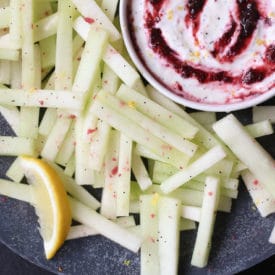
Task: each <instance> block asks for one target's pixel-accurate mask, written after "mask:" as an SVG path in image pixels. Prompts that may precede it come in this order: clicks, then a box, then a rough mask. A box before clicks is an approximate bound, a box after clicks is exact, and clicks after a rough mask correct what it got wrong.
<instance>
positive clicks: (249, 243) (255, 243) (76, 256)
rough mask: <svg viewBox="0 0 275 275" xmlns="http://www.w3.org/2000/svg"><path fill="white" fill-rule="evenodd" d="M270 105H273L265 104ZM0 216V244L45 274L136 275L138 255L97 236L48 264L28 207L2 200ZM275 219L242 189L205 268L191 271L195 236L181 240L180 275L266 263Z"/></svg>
mask: <svg viewBox="0 0 275 275" xmlns="http://www.w3.org/2000/svg"><path fill="white" fill-rule="evenodd" d="M274 103H275V99H273V102H272V101H269V102H268V104H274ZM235 114H236V115H237V116H238V117H239V118H240V119H241V120H242V122H243V123H245V124H247V123H249V122H250V121H251V111H250V110H244V111H239V112H237V113H235ZM11 134H12V131H11V130H10V129H9V126H8V125H7V124H6V123H5V121H4V119H3V118H0V135H11ZM260 142H261V143H262V144H263V145H264V147H265V148H266V149H267V150H268V151H269V152H270V153H271V154H272V155H273V157H275V141H274V135H272V136H268V137H264V138H261V139H260ZM11 162H12V159H11V158H6V157H5V158H4V157H2V158H0V173H1V177H4V175H5V171H6V169H7V168H8V166H9V164H10V163H11ZM96 195H98V196H99V194H96ZM0 213H1V216H0V241H1V242H3V243H4V244H6V245H7V246H8V247H9V248H11V249H12V250H13V251H14V252H16V253H17V254H19V255H20V256H22V257H23V258H25V259H27V260H28V261H30V262H32V263H34V264H36V265H39V266H41V267H43V268H45V269H47V270H49V271H52V272H54V273H63V274H96V275H101V274H102V275H103V274H104V275H105V274H123V275H128V274H129V275H135V274H139V271H140V268H139V264H140V262H139V255H138V254H134V253H131V252H129V251H127V250H126V249H124V248H122V247H120V246H119V245H116V244H114V243H112V242H111V241H109V240H107V239H105V238H104V237H101V236H94V237H87V238H82V239H79V240H72V241H67V242H66V243H65V245H64V246H63V247H62V248H61V249H60V251H59V252H58V253H57V255H56V256H55V257H54V259H52V260H50V261H46V260H45V257H44V252H43V246H42V240H41V237H40V236H39V232H38V228H37V217H36V216H35V213H34V209H33V208H32V207H31V206H29V205H28V204H26V203H23V202H20V201H17V200H13V199H9V198H6V197H3V196H0ZM274 217H275V216H274V215H271V216H269V217H268V218H261V217H260V215H259V214H258V212H257V211H256V210H255V207H254V206H253V203H252V201H251V199H250V198H249V196H248V193H247V192H246V190H245V189H244V187H243V185H242V184H241V186H240V195H239V198H238V199H237V200H236V201H234V202H233V208H232V212H231V213H230V214H224V213H219V214H218V216H217V221H216V225H215V233H214V238H213V247H212V250H211V254H210V260H209V264H208V266H207V268H204V269H198V268H194V267H191V266H190V259H191V255H192V249H193V245H194V241H195V232H194V231H186V232H184V233H183V234H182V236H181V247H180V251H181V253H180V260H179V274H187V275H188V274H192V275H193V274H215V275H218V274H222V275H224V274H234V273H237V272H239V271H242V270H245V269H247V268H249V267H251V266H253V265H255V264H257V263H259V262H261V261H263V260H264V259H266V258H269V257H270V256H272V255H274V254H275V245H271V244H269V243H268V238H269V235H270V232H271V230H272V228H273V225H274Z"/></svg>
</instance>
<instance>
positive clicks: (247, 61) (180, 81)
mask: <svg viewBox="0 0 275 275" xmlns="http://www.w3.org/2000/svg"><path fill="white" fill-rule="evenodd" d="M128 23H129V25H130V34H131V37H132V41H133V42H134V47H135V49H136V51H137V53H138V55H139V57H140V58H141V60H142V62H143V63H144V65H145V66H146V68H147V70H148V71H150V73H151V74H152V75H153V76H154V77H155V78H156V79H158V80H159V81H160V82H161V84H162V85H163V86H165V87H166V88H167V89H169V90H171V91H172V92H173V93H174V94H176V95H179V96H181V97H183V98H185V99H187V100H191V101H193V102H199V103H204V104H231V103H236V102H242V101H245V100H247V99H251V98H253V97H256V96H258V95H261V94H264V93H266V92H268V91H271V90H274V89H275V37H274V33H275V1H272V0H235V1H224V0H186V1H179V0H176V1H175V0H139V1H131V2H129V6H128Z"/></svg>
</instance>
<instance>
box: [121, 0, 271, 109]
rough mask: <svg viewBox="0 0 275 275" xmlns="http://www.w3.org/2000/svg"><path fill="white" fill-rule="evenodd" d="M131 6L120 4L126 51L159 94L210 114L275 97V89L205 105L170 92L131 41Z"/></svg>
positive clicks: (248, 105)
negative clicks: (129, 8) (129, 12)
mask: <svg viewBox="0 0 275 275" xmlns="http://www.w3.org/2000/svg"><path fill="white" fill-rule="evenodd" d="M128 4H129V1H128V0H120V3H119V18H120V27H121V32H122V37H123V40H124V43H125V46H126V49H127V51H128V53H129V55H130V57H131V59H132V61H133V63H134V64H135V65H136V67H137V69H138V70H139V72H140V73H141V75H142V76H143V77H144V78H145V79H146V80H147V81H148V83H150V84H151V85H152V86H153V87H154V88H155V89H156V90H157V91H158V92H160V93H161V94H163V95H164V96H166V97H168V98H169V99H171V100H173V101H174V102H176V103H178V104H180V105H183V106H185V107H189V108H192V109H195V110H200V111H208V112H231V111H237V110H242V109H246V108H250V107H253V106H256V105H258V104H260V103H262V102H264V101H266V100H268V99H270V98H271V97H273V96H274V95H275V89H272V90H270V91H268V92H265V93H263V94H260V95H258V96H255V97H253V98H251V99H247V100H245V101H242V102H234V103H230V104H205V103H199V102H195V101H191V100H188V99H185V98H183V97H181V96H179V95H177V94H175V93H173V92H172V91H170V90H169V89H168V88H167V87H165V86H164V85H163V84H161V83H160V82H159V81H158V80H157V79H156V78H155V77H154V76H153V75H152V73H150V71H148V70H147V68H146V67H145V66H144V64H143V62H142V61H141V60H140V57H139V56H138V54H137V53H136V50H135V47H134V45H133V41H132V39H131V36H130V33H129V26H128V19H127V16H128V14H127V5H128Z"/></svg>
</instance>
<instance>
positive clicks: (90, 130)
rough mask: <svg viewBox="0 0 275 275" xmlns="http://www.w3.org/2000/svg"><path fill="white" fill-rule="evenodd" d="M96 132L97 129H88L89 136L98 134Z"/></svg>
mask: <svg viewBox="0 0 275 275" xmlns="http://www.w3.org/2000/svg"><path fill="white" fill-rule="evenodd" d="M96 131H97V127H96V128H94V129H88V130H87V135H90V134H93V133H94V132H96Z"/></svg>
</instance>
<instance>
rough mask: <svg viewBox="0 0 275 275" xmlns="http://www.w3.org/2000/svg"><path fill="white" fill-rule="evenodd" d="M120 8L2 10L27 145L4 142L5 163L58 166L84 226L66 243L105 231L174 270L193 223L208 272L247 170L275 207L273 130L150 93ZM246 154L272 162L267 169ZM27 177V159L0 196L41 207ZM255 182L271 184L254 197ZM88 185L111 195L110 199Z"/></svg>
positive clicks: (5, 74)
mask: <svg viewBox="0 0 275 275" xmlns="http://www.w3.org/2000/svg"><path fill="white" fill-rule="evenodd" d="M99 2H100V3H101V6H100V5H99V4H98V3H99ZM117 4H118V1H107V0H106V1H105V0H103V1H97V2H95V1H93V0H68V1H58V3H57V5H56V4H55V2H52V1H46V0H45V1H32V0H11V1H10V3H9V4H8V3H7V4H5V3H4V2H3V4H2V6H0V15H2V16H0V33H1V34H0V59H1V60H0V84H1V87H0V111H1V114H2V116H3V117H4V118H5V119H6V120H7V122H8V123H9V125H10V126H11V129H12V130H13V131H14V133H15V134H16V136H17V137H2V136H1V137H0V155H2V156H7V155H8V156H20V155H24V154H27V155H32V156H36V157H42V158H43V159H45V160H46V161H47V162H48V163H50V165H51V166H52V167H54V169H56V171H57V172H58V174H59V175H60V176H61V178H62V179H63V181H64V186H65V189H66V190H67V192H68V194H69V195H70V203H71V207H72V214H73V218H74V219H75V220H76V221H78V222H80V223H82V224H83V225H80V226H78V227H72V229H71V231H70V233H69V236H68V239H72V238H77V237H82V236H87V235H96V234H102V235H104V236H106V237H108V238H110V239H112V240H114V241H115V242H117V243H118V244H120V245H122V246H124V247H126V248H128V249H130V250H132V251H134V252H137V251H138V249H139V248H140V246H141V273H142V274H153V273H154V274H157V273H165V274H176V273H177V267H178V255H179V236H180V235H179V233H180V231H182V230H190V229H195V223H194V221H195V222H198V223H199V227H198V233H197V239H196V242H195V244H194V253H193V257H192V262H191V264H192V265H195V266H198V267H204V266H206V265H207V262H208V257H209V249H210V248H209V246H208V244H209V243H211V236H212V233H213V230H214V223H215V213H216V211H217V210H218V211H224V212H230V208H231V204H232V199H235V198H237V195H238V177H239V175H240V174H241V175H242V177H243V178H244V181H245V183H246V185H247V186H248V189H249V191H250V193H251V196H252V198H253V200H254V201H255V202H256V201H261V200H265V199H266V198H267V197H268V198H270V200H271V201H274V200H275V187H274V186H275V185H274V180H275V174H274V171H273V170H274V169H273V168H274V163H273V160H272V159H271V157H270V156H269V155H268V153H267V152H265V151H264V150H263V149H262V147H261V146H260V145H259V144H257V143H255V140H254V138H255V137H259V136H262V135H266V134H271V133H273V130H272V126H271V124H270V122H269V121H261V122H259V123H256V124H252V125H249V126H246V127H243V126H242V125H240V124H239V122H238V121H237V120H236V119H235V118H234V117H233V116H232V115H231V116H227V117H226V118H224V119H223V120H221V121H218V122H215V114H213V113H209V114H207V115H205V114H206V113H195V114H191V115H190V114H188V113H187V112H185V111H184V110H183V109H182V108H181V107H179V106H178V105H176V104H175V103H173V102H172V101H170V100H169V99H167V98H165V97H163V96H162V95H161V94H160V93H158V92H157V91H156V90H155V89H154V88H152V87H151V86H147V87H145V86H144V84H143V82H142V79H141V77H140V75H139V73H138V72H137V71H136V69H135V68H134V67H133V66H132V65H131V62H128V61H127V60H129V57H128V56H127V54H126V53H125V47H124V45H123V41H122V37H121V34H120V31H119V26H118V25H117V21H118V20H117V19H116V18H115V12H116V9H117ZM4 8H5V9H4ZM21 26H22V28H21ZM42 108H43V111H42ZM45 108H46V110H44V109H45ZM39 114H40V115H41V116H42V119H41V121H40V122H39V120H38V118H39ZM213 123H214V126H213V129H214V131H215V133H214V132H213V130H212V125H213ZM202 124H204V125H205V127H204V126H203V125H202ZM232 128H234V129H236V133H238V136H237V137H235V136H233V137H232V134H233V133H234V131H232ZM217 136H219V138H218V137H217ZM221 140H222V141H221ZM232 140H234V143H232V142H231V141H232ZM237 140H239V142H237V143H236V141H237ZM226 145H228V146H229V148H230V149H231V150H232V151H230V150H229V149H228V148H227V147H226ZM247 150H249V151H250V152H251V154H254V155H257V156H258V155H259V154H260V155H261V157H262V158H263V159H264V160H265V161H264V162H263V163H262V164H261V165H262V167H261V168H260V169H259V167H257V166H258V164H257V165H256V163H255V161H253V158H251V157H247V154H246V152H247ZM145 158H146V159H147V160H146V162H148V165H146V162H145V161H144V159H145ZM58 164H59V165H61V166H58ZM272 169H273V170H272ZM131 172H132V173H131ZM23 176H24V174H23V171H22V169H21V167H20V164H19V160H18V159H17V160H15V162H14V163H13V164H12V165H11V167H10V168H9V170H8V171H7V177H9V178H10V181H8V180H0V193H1V194H4V195H8V196H11V197H13V198H16V199H21V200H23V201H27V202H30V203H33V201H32V199H31V196H30V193H31V187H30V186H27V185H23V184H21V183H20V182H21V181H22V179H23ZM255 180H257V181H259V182H260V184H261V186H263V188H260V189H259V190H258V189H253V190H252V189H251V188H250V187H251V184H253V182H254V181H255ZM251 182H252V183H251ZM272 182H273V183H272ZM81 185H91V186H93V187H94V188H103V193H102V198H101V202H99V201H98V200H96V199H95V198H94V197H93V196H92V195H91V194H90V193H88V192H87V191H86V190H85V189H84V188H83V187H82V186H81ZM256 205H257V206H258V207H259V211H260V213H261V214H262V215H263V216H266V215H268V214H270V213H274V212H275V208H274V203H268V204H265V205H262V204H259V203H258V204H257V203H256ZM99 208H100V210H99V213H100V214H99V213H98V212H96V210H98V209H99ZM132 213H136V214H138V213H139V214H140V220H141V224H140V226H139V225H136V224H135V222H134V219H133V216H132V215H131V214H132ZM122 220H123V221H124V224H123V223H122V222H121V221H122ZM273 235H274V234H273ZM273 235H272V236H273ZM271 240H273V242H274V237H271ZM185 264H188V263H185Z"/></svg>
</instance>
